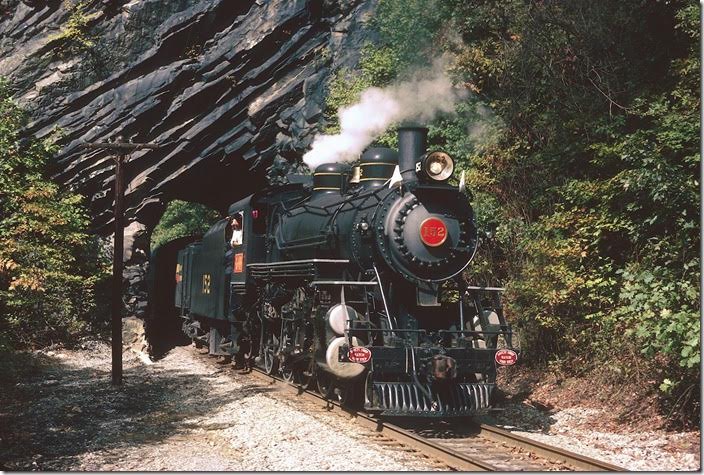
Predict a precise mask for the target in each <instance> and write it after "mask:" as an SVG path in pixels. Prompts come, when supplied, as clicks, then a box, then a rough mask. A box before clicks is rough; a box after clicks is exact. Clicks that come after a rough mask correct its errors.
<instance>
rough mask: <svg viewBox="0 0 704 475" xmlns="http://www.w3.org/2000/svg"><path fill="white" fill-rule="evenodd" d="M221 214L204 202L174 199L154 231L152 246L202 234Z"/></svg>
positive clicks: (154, 247) (155, 246)
mask: <svg viewBox="0 0 704 475" xmlns="http://www.w3.org/2000/svg"><path fill="white" fill-rule="evenodd" d="M219 217H220V215H219V214H218V213H217V211H214V210H212V209H210V208H208V207H206V206H204V205H202V204H199V203H191V202H188V201H181V200H174V201H171V202H170V203H169V205H168V206H167V207H166V211H164V214H163V215H162V217H161V220H160V221H159V224H157V225H156V226H155V227H154V231H153V232H152V240H151V248H152V250H153V249H156V248H157V247H159V246H161V245H162V244H165V243H167V242H169V241H172V240H174V239H176V238H180V237H184V236H196V235H202V234H203V233H204V232H205V231H207V230H208V228H209V227H210V225H211V224H213V222H214V221H216V220H217V219H218V218H219Z"/></svg>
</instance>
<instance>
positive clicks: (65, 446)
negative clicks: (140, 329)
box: [0, 343, 437, 471]
mask: <svg viewBox="0 0 704 475" xmlns="http://www.w3.org/2000/svg"><path fill="white" fill-rule="evenodd" d="M126 355H127V354H126ZM109 361H110V358H109V347H107V346H106V345H104V344H97V343H92V344H90V345H89V348H86V349H85V350H82V351H67V350H56V351H48V352H40V353H38V354H35V355H34V356H33V357H32V358H31V360H29V361H27V363H28V364H29V365H30V369H31V371H24V373H25V374H24V375H23V376H22V377H21V379H20V382H16V383H13V384H12V385H11V386H7V384H6V383H7V381H4V382H3V386H5V388H6V390H5V388H4V389H3V391H2V394H1V395H0V468H1V469H4V470H60V471H69V470H71V471H72V470H88V471H98V470H101V471H102V470H139V471H147V470H169V471H176V470H191V471H217V470H437V466H435V465H432V464H431V463H430V461H428V460H426V459H424V458H422V457H419V456H417V455H414V454H411V453H406V452H400V451H398V452H397V451H389V450H386V451H384V450H383V449H381V448H378V447H374V446H373V445H372V444H369V443H368V439H366V438H365V436H364V435H363V434H362V433H360V430H361V429H357V428H355V427H354V426H347V425H346V424H345V423H344V421H341V420H340V419H339V418H336V419H335V418H331V419H330V420H329V421H326V420H323V419H321V418H320V417H314V416H312V415H309V414H305V413H302V412H301V411H298V410H296V409H295V408H294V407H292V406H291V405H289V404H288V403H287V402H286V401H285V400H282V399H281V398H280V397H278V396H277V395H275V394H267V393H268V392H270V391H272V390H271V389H270V388H267V387H262V386H261V385H257V384H252V383H251V382H249V383H248V382H247V381H251V380H247V378H246V377H242V376H240V377H239V378H238V377H236V376H235V377H233V374H232V370H231V369H230V368H226V367H223V368H217V367H215V366H214V365H212V364H210V363H209V362H207V361H204V360H203V359H202V358H201V357H199V356H198V355H197V354H195V353H194V351H193V350H192V349H190V348H187V347H184V348H175V349H174V350H172V351H171V352H170V353H169V354H168V355H167V356H166V357H165V358H163V359H161V360H159V361H158V362H156V363H154V364H152V365H145V364H144V363H142V362H141V361H139V360H138V359H137V358H135V357H132V358H129V359H128V360H127V361H126V363H125V378H124V385H123V387H122V388H114V387H112V386H111V385H110V372H109V370H110V367H109ZM25 369H26V368H25ZM350 454H355V456H354V457H350Z"/></svg>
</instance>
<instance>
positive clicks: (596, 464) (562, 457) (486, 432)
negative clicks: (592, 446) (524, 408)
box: [479, 424, 626, 472]
mask: <svg viewBox="0 0 704 475" xmlns="http://www.w3.org/2000/svg"><path fill="white" fill-rule="evenodd" d="M479 436H481V437H485V438H487V439H492V440H495V441H497V442H503V443H506V444H509V445H512V446H514V447H520V448H522V449H525V450H528V451H530V452H532V453H534V454H536V455H540V456H542V457H545V458H548V459H550V460H557V461H559V462H563V463H566V464H568V465H571V466H573V467H575V468H579V469H582V470H586V471H589V472H600V471H606V472H625V471H626V469H624V468H622V467H618V466H616V465H612V464H610V463H607V462H602V461H601V460H597V459H593V458H591V457H587V456H585V455H581V454H578V453H575V452H571V451H569V450H565V449H561V448H559V447H553V446H550V445H547V444H544V443H542V442H538V441H537V440H533V439H529V438H528V437H523V436H521V435H518V434H514V433H512V432H510V431H507V430H504V429H500V428H498V427H494V426H491V425H487V424H479Z"/></svg>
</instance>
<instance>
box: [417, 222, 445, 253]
mask: <svg viewBox="0 0 704 475" xmlns="http://www.w3.org/2000/svg"><path fill="white" fill-rule="evenodd" d="M420 239H421V241H423V243H424V244H425V245H426V246H430V247H437V246H440V245H442V243H444V242H445V240H446V239H447V226H445V223H444V222H443V220H442V219H440V218H427V219H426V220H425V221H423V222H422V223H421V224H420Z"/></svg>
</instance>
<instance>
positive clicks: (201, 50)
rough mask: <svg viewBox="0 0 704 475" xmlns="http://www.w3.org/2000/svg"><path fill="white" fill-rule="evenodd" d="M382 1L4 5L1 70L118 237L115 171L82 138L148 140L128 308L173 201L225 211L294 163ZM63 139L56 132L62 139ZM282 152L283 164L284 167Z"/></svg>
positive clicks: (140, 169) (137, 175)
mask: <svg viewBox="0 0 704 475" xmlns="http://www.w3.org/2000/svg"><path fill="white" fill-rule="evenodd" d="M373 8H374V1H373V0H271V1H266V0H168V1H167V0H131V1H130V0H84V1H80V2H79V1H78V0H63V1H60V0H49V1H47V0H34V1H29V0H24V1H19V0H0V76H4V77H6V78H8V79H9V81H10V84H11V87H12V88H13V91H14V94H15V97H16V98H17V99H18V100H19V101H20V102H21V103H22V104H23V105H24V106H25V107H26V108H27V109H28V110H29V111H30V114H31V117H32V119H33V120H32V122H31V124H30V125H29V127H28V129H27V131H26V132H27V134H28V135H34V136H36V137H38V138H49V137H51V136H52V135H54V134H57V133H58V137H59V138H58V143H59V145H60V146H61V152H60V153H59V155H58V156H57V157H56V161H55V163H54V164H53V165H54V176H55V179H56V180H58V181H59V182H61V183H64V184H66V185H68V186H70V187H71V188H73V189H74V190H75V191H78V192H80V193H83V194H84V195H85V196H87V198H88V202H89V206H90V211H91V214H92V217H93V222H94V226H95V229H96V230H97V231H98V232H100V233H101V234H104V235H109V234H110V233H111V231H112V227H111V226H110V225H111V222H112V206H113V193H114V191H113V186H114V176H113V167H112V158H111V155H110V153H109V152H106V151H100V150H98V151H87V150H84V149H81V148H80V147H79V145H80V144H82V143H84V142H106V141H114V140H117V139H118V137H119V138H121V139H122V140H125V141H132V142H151V143H156V144H158V145H159V148H158V149H157V150H144V151H138V152H135V153H133V154H132V156H131V160H130V162H129V165H128V171H127V173H128V179H127V191H126V200H127V224H128V226H127V229H126V239H125V260H126V269H125V276H126V287H127V298H126V304H127V306H128V313H129V314H130V315H142V314H143V313H144V310H145V308H146V293H145V289H146V286H145V285H144V281H145V279H144V277H145V272H146V269H147V266H146V261H147V256H148V252H149V249H148V247H149V235H150V233H151V229H152V228H153V227H154V226H155V225H156V223H157V222H158V220H159V218H160V217H161V214H162V213H163V210H164V208H165V206H166V204H167V203H168V202H169V201H170V200H172V199H176V198H178V199H183V200H187V201H196V202H200V203H203V204H205V205H207V206H210V207H211V208H214V209H218V210H220V211H222V212H224V211H225V210H226V209H227V206H228V205H229V204H230V203H232V202H234V201H236V200H238V199H240V198H242V197H244V196H246V195H248V194H250V193H252V192H254V191H256V190H257V189H259V188H261V187H262V186H264V185H265V183H266V170H267V168H268V167H269V166H270V165H271V164H272V162H273V161H274V160H275V159H277V160H278V161H279V163H292V164H295V163H297V162H299V159H300V156H301V154H302V153H303V152H304V151H305V150H306V149H307V148H308V146H309V145H310V143H311V141H312V139H313V135H314V134H315V133H316V131H318V130H319V129H320V127H321V125H322V124H321V120H322V118H323V109H324V102H325V87H326V84H327V82H328V79H329V77H330V75H331V74H332V73H333V72H334V71H337V70H339V69H340V68H343V67H351V66H353V65H354V64H355V63H356V62H357V60H358V55H359V51H360V49H361V46H362V45H363V43H364V42H365V41H367V39H368V35H369V29H368V24H369V21H370V19H371V14H372V11H373ZM54 138H56V137H54ZM282 160H283V162H282Z"/></svg>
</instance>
